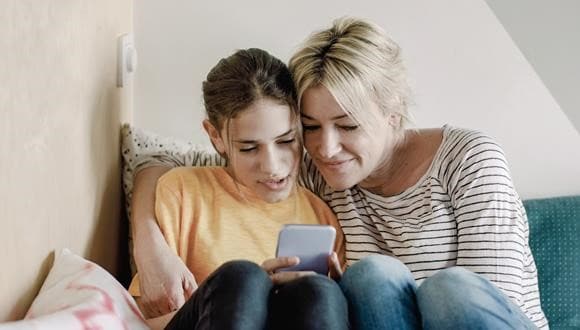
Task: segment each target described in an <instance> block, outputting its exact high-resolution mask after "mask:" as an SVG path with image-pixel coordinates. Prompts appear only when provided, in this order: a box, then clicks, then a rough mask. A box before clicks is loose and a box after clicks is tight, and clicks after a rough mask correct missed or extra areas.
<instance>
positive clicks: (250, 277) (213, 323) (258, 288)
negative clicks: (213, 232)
mask: <svg viewBox="0 0 580 330" xmlns="http://www.w3.org/2000/svg"><path fill="white" fill-rule="evenodd" d="M347 308H348V305H347V303H346V299H345V298H344V295H343V294H342V291H341V289H340V287H339V286H338V284H336V283H335V282H334V281H332V280H330V279H329V278H327V277H324V276H319V275H313V276H308V277H303V278H300V279H297V280H294V281H291V282H288V283H286V284H284V285H279V286H273V284H272V281H271V280H270V277H269V276H268V274H267V273H266V272H265V271H264V270H263V269H262V268H261V267H260V266H258V265H256V264H254V263H252V262H249V261H231V262H227V263H225V264H223V265H222V266H221V267H220V268H218V269H217V270H216V271H215V272H213V273H212V275H211V276H209V277H208V278H207V279H206V281H204V282H203V283H202V284H201V285H200V286H199V287H198V289H197V290H196V291H195V293H194V294H193V295H192V297H191V298H190V299H189V300H188V301H187V302H186V303H185V304H184V305H183V306H182V307H181V309H180V310H179V311H178V312H177V313H176V314H175V316H174V317H173V319H171V321H170V322H169V324H168V325H167V327H166V329H171V330H173V329H203V330H205V329H220V330H221V329H224V330H227V329H236V330H237V329H239V330H242V329H248V330H259V329H337V330H341V329H348V309H347Z"/></svg>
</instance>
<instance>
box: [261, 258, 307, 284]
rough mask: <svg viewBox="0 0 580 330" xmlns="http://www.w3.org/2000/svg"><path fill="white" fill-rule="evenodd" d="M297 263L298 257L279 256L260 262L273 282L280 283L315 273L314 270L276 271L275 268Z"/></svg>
mask: <svg viewBox="0 0 580 330" xmlns="http://www.w3.org/2000/svg"><path fill="white" fill-rule="evenodd" d="M299 263H300V259H299V258H298V257H279V258H272V259H268V260H266V261H264V262H263V263H262V268H263V269H264V270H265V271H266V272H267V273H268V274H269V275H270V279H272V282H273V283H274V284H282V283H286V282H290V281H292V280H295V279H297V278H300V277H304V276H310V275H314V274H316V273H315V272H311V271H300V272H276V270H278V269H280V268H286V267H291V266H295V265H298V264H299Z"/></svg>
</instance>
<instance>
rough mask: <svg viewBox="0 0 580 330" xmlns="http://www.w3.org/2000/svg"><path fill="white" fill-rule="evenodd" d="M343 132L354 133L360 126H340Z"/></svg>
mask: <svg viewBox="0 0 580 330" xmlns="http://www.w3.org/2000/svg"><path fill="white" fill-rule="evenodd" d="M338 127H339V128H340V129H341V130H343V131H354V130H357V129H358V127H359V126H358V125H343V126H338Z"/></svg>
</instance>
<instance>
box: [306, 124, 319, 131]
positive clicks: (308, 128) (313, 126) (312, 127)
mask: <svg viewBox="0 0 580 330" xmlns="http://www.w3.org/2000/svg"><path fill="white" fill-rule="evenodd" d="M319 128H320V126H318V125H306V124H302V129H303V130H305V131H314V130H317V129H319Z"/></svg>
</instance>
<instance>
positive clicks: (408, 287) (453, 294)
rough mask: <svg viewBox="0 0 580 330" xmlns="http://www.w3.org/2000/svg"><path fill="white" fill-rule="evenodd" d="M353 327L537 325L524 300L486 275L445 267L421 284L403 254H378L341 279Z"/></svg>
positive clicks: (518, 326)
mask: <svg viewBox="0 0 580 330" xmlns="http://www.w3.org/2000/svg"><path fill="white" fill-rule="evenodd" d="M340 286H341V288H342V290H343V293H344V295H345V296H346V298H347V300H348V303H349V307H348V308H349V312H350V321H351V324H352V326H353V329H422V328H424V329H535V328H536V327H535V325H534V324H533V323H532V322H531V321H530V320H529V319H528V318H527V317H526V315H525V314H524V313H523V312H522V311H521V310H520V308H519V307H518V306H516V305H515V304H514V303H512V302H511V301H510V299H509V298H508V297H507V296H505V295H504V294H503V293H502V292H501V291H500V290H499V289H498V288H497V287H495V286H494V285H493V284H492V283H491V282H490V281H489V280H487V279H486V278H484V277H483V276H481V275H478V274H475V273H473V272H470V271H468V270H466V269H464V268H461V267H452V268H448V269H445V270H441V271H439V272H437V273H435V274H434V275H433V276H431V277H429V278H428V279H426V280H425V281H423V283H422V284H421V285H420V286H419V287H417V285H416V283H415V280H414V278H413V276H412V275H411V272H410V271H409V269H408V268H407V267H406V266H405V265H404V264H403V263H401V262H400V261H399V260H397V259H395V258H392V257H388V256H383V255H376V256H370V257H367V258H365V259H362V260H360V261H358V262H356V263H355V264H354V265H352V266H351V267H349V268H348V269H347V271H346V272H345V273H344V275H343V277H342V279H341V280H340Z"/></svg>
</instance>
